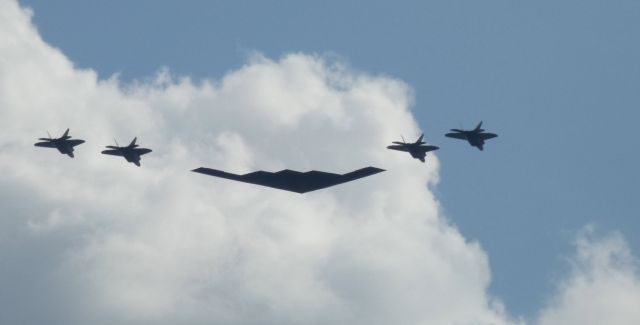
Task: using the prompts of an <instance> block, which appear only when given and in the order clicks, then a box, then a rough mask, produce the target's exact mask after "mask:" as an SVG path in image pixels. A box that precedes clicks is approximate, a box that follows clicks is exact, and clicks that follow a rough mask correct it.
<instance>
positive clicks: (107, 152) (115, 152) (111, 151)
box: [102, 149, 123, 156]
mask: <svg viewBox="0 0 640 325" xmlns="http://www.w3.org/2000/svg"><path fill="white" fill-rule="evenodd" d="M102 154H104V155H111V156H123V154H122V152H120V150H115V149H109V150H104V151H102Z"/></svg>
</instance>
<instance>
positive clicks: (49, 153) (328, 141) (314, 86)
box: [0, 0, 637, 324]
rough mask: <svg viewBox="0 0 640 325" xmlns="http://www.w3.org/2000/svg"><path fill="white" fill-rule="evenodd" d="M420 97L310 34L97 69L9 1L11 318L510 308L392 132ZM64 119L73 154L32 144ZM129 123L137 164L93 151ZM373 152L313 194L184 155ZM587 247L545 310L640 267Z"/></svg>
mask: <svg viewBox="0 0 640 325" xmlns="http://www.w3.org/2000/svg"><path fill="white" fill-rule="evenodd" d="M411 104H412V93H411V89H410V87H409V86H408V85H406V84H405V83H403V82H402V81H399V80H396V79H392V78H389V77H380V76H372V75H369V74H366V73H363V72H359V71H356V70H354V69H352V68H350V67H348V66H347V65H345V64H343V63H341V62H339V61H335V60H327V59H325V58H323V57H320V56H315V55H307V54H301V53H298V54H289V55H286V56H284V57H282V58H281V59H278V60H272V59H269V58H265V57H263V56H261V55H260V54H256V55H254V56H253V57H251V58H249V59H248V61H247V63H246V64H245V65H244V66H242V67H240V68H238V69H235V70H233V71H231V72H229V73H228V74H226V75H225V76H223V77H222V78H220V79H210V80H197V81H194V80H191V79H190V78H188V77H180V76H174V75H172V74H171V72H170V71H169V70H166V69H165V70H160V72H159V73H158V74H157V75H156V76H155V77H154V78H152V79H150V80H147V81H138V82H134V83H129V84H123V83H121V82H120V81H119V80H118V79H117V77H113V78H110V79H107V80H101V79H99V78H98V77H97V75H96V73H95V72H94V71H92V70H81V69H77V68H75V67H74V66H73V63H72V62H71V61H70V60H69V59H68V58H66V57H65V56H64V55H63V54H62V53H61V52H60V51H59V50H57V49H55V48H53V47H51V46H50V45H48V44H46V43H45V42H44V41H43V40H42V39H41V38H40V36H39V34H38V32H37V30H36V29H35V28H34V26H33V24H32V23H31V13H30V12H29V11H28V10H25V9H23V8H20V7H19V5H18V4H17V3H16V2H15V1H12V0H0V129H1V130H3V133H2V137H0V170H2V171H3V172H2V173H0V206H1V207H2V212H1V214H0V266H1V267H0V287H1V288H2V290H0V323H3V324H5V323H6V324H29V323H36V324H40V323H45V322H46V323H47V324H176V323H188V324H211V323H219V324H510V323H513V322H514V321H513V320H511V319H510V318H509V317H508V316H507V313H506V312H505V311H504V308H503V307H502V305H501V303H500V302H499V301H497V300H495V299H493V298H492V297H490V296H489V295H488V294H487V287H488V286H489V283H490V271H489V267H488V261H487V256H486V254H485V253H484V252H483V250H482V249H481V248H480V247H479V245H478V244H477V243H473V242H468V241H466V240H465V239H464V238H463V237H462V236H461V234H460V233H459V232H458V231H457V229H456V228H455V227H453V226H452V225H451V224H450V223H449V222H448V221H447V220H446V218H444V217H443V216H442V215H441V213H440V208H439V206H438V202H437V200H436V199H435V197H434V196H433V194H432V192H431V191H430V187H432V186H434V185H435V184H437V182H438V160H437V158H436V157H435V156H431V157H429V158H428V159H429V160H428V162H427V164H420V163H417V162H416V161H414V160H413V159H410V157H409V156H408V155H402V154H399V153H393V152H388V151H387V150H385V149H384V146H385V145H386V144H387V143H388V142H389V140H391V139H394V138H396V137H397V135H398V134H399V133H405V134H411V133H415V134H417V133H418V126H417V123H416V121H415V120H414V118H413V116H412V114H411V111H410V106H411ZM67 127H69V128H71V132H72V135H74V136H76V137H79V138H83V139H85V140H87V142H86V143H85V144H83V145H81V146H79V147H77V149H76V158H75V159H70V158H68V157H67V156H64V155H60V154H58V153H57V152H55V150H46V149H42V148H36V147H33V142H34V140H35V138H37V137H42V136H44V134H46V131H47V130H49V131H51V132H52V133H53V134H54V135H57V134H59V133H61V132H63V131H64V129H66V128H67ZM134 136H137V137H138V141H139V143H140V144H141V145H143V146H146V147H150V148H152V149H153V150H154V151H153V153H151V154H149V155H146V156H143V160H142V167H140V168H138V167H135V166H134V165H132V164H128V163H126V162H125V161H124V159H121V158H118V157H109V156H103V155H100V154H99V152H100V150H101V149H102V147H103V146H104V145H108V144H112V142H113V140H112V138H113V137H116V138H118V139H119V140H120V142H121V143H126V142H128V141H130V140H131V138H133V137H134ZM368 165H372V166H377V167H381V168H385V169H387V172H384V173H381V174H378V175H375V176H372V177H369V178H366V179H362V180H358V181H356V182H353V183H349V184H344V185H341V186H338V187H334V188H331V189H327V190H322V191H318V192H313V193H308V194H306V195H298V194H294V193H287V192H282V191H277V190H273V189H268V188H262V187H255V186H251V185H247V184H239V183H234V182H231V181H226V180H220V179H215V178H212V177H206V176H203V175H199V174H195V173H191V172H189V170H191V169H193V168H195V167H199V166H208V167H213V168H220V169H225V170H229V171H233V172H248V171H253V170H257V169H263V170H271V171H275V170H279V169H282V168H292V169H297V170H310V169H320V170H326V171H332V172H347V171H350V170H353V169H356V168H360V167H364V166H368ZM580 247H581V246H580ZM585 247H587V249H585V250H584V251H585V252H590V251H591V250H592V249H593V248H594V247H595V248H597V247H600V246H598V245H591V244H588V245H586V246H585ZM618 248H619V246H618ZM596 250H597V249H596ZM579 252H583V250H579ZM587 255H589V254H587ZM596 255H597V256H608V255H606V254H604V255H602V254H600V255H599V254H596ZM596 255H594V256H596ZM613 255H615V256H618V255H616V254H613ZM613 255H612V256H613ZM579 256H582V255H580V254H579ZM589 256H591V255H589ZM578 260H580V258H578ZM586 260H587V261H591V260H592V259H590V258H587V259H586ZM597 260H598V261H602V259H597ZM604 260H605V261H609V259H606V258H605V259H604ZM586 264H587V266H585V267H584V268H577V269H576V270H577V271H576V272H574V277H573V278H571V279H572V280H568V282H567V285H566V286H564V287H563V289H562V291H561V292H559V294H558V296H559V298H558V299H557V302H556V303H555V304H553V305H550V307H549V308H548V309H547V310H545V312H544V313H543V315H542V316H541V318H540V319H541V323H544V324H547V323H554V322H556V323H557V321H556V320H557V319H568V318H561V317H565V316H564V315H565V314H563V313H565V312H566V311H570V310H572V309H571V308H573V307H572V306H574V305H575V302H574V300H572V299H570V297H572V296H573V295H572V294H571V292H573V291H572V290H574V289H573V288H574V287H577V288H578V289H579V290H589V289H590V288H591V286H590V285H591V283H594V279H596V278H597V279H600V278H602V277H603V276H602V275H601V274H605V275H607V276H608V275H612V274H613V275H616V274H622V275H628V276H630V275H631V274H632V272H631V271H630V270H631V268H630V267H629V264H624V263H623V265H626V266H625V268H623V269H622V270H623V271H621V272H622V273H619V272H618V273H616V272H608V273H607V272H604V273H602V272H600V273H597V274H598V275H599V276H598V277H595V276H594V274H596V273H589V272H590V271H586V270H590V269H591V268H592V267H593V266H594V265H596V264H597V263H596V264H593V263H591V264H590V263H586ZM614 264H615V263H614ZM614 264H611V263H609V264H607V263H605V264H604V265H605V266H607V265H609V266H610V267H614V266H615V267H618V266H619V265H618V264H615V265H614ZM597 265H600V264H597ZM605 269H607V267H605ZM583 270H584V271H583ZM625 270H626V271H625ZM582 274H591V275H589V276H586V275H585V276H584V277H583V278H584V280H580V281H578V280H579V279H581V275H582ZM623 278H624V276H623ZM576 279H578V280H576ZM634 281H636V282H632V283H635V285H636V288H637V280H634ZM576 283H577V284H576ZM598 283H599V282H598ZM617 284H619V283H617ZM611 285H612V286H613V285H616V283H613V284H611ZM614 289H615V288H614ZM577 292H578V291H577ZM636 292H637V291H636ZM565 293H567V294H565ZM629 294H631V293H629ZM565 296H567V297H569V298H565ZM636 297H637V296H636ZM567 313H568V312H567ZM569 323H570V322H565V324H569Z"/></svg>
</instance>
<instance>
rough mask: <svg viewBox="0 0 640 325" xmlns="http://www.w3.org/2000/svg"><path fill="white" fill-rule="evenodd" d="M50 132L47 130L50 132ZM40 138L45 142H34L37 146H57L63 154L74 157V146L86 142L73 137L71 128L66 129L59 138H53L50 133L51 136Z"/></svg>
mask: <svg viewBox="0 0 640 325" xmlns="http://www.w3.org/2000/svg"><path fill="white" fill-rule="evenodd" d="M48 133H49V132H47V134H48ZM38 140H42V141H43V142H38V143H36V144H34V146H36V147H43V148H56V149H58V151H60V153H61V154H63V155H69V157H71V158H73V147H75V146H78V145H81V144H83V143H84V140H80V139H71V136H70V135H69V129H67V130H66V131H64V134H63V135H62V136H61V137H59V138H57V139H52V138H51V135H50V134H49V138H39V139H38Z"/></svg>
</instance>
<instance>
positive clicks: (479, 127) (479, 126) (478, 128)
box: [474, 121, 482, 131]
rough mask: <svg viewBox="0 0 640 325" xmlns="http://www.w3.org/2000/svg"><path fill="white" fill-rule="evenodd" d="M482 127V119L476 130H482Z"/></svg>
mask: <svg viewBox="0 0 640 325" xmlns="http://www.w3.org/2000/svg"><path fill="white" fill-rule="evenodd" d="M481 128H482V121H480V123H478V125H477V126H476V128H475V129H474V131H481V130H482V129H481Z"/></svg>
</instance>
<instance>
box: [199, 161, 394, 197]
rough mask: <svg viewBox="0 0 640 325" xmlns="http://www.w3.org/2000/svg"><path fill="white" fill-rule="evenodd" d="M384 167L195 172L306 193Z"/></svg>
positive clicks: (374, 171) (212, 170)
mask: <svg viewBox="0 0 640 325" xmlns="http://www.w3.org/2000/svg"><path fill="white" fill-rule="evenodd" d="M383 171H384V169H380V168H375V167H365V168H361V169H358V170H356V171H353V172H350V173H346V174H342V175H340V174H333V173H327V172H320V171H316V170H312V171H309V172H304V173H302V172H299V171H295V170H289V169H285V170H281V171H279V172H275V173H272V172H265V171H257V172H253V173H249V174H244V175H238V174H232V173H227V172H224V171H221V170H217V169H211V168H205V167H200V168H197V169H194V170H193V172H196V173H200V174H205V175H210V176H216V177H221V178H226V179H230V180H234V181H238V182H244V183H250V184H256V185H262V186H267V187H273V188H277V189H280V190H285V191H290V192H296V193H306V192H311V191H315V190H319V189H323V188H327V187H331V186H334V185H338V184H342V183H346V182H350V181H353V180H356V179H359V178H363V177H367V176H371V175H373V174H377V173H380V172H383Z"/></svg>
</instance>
